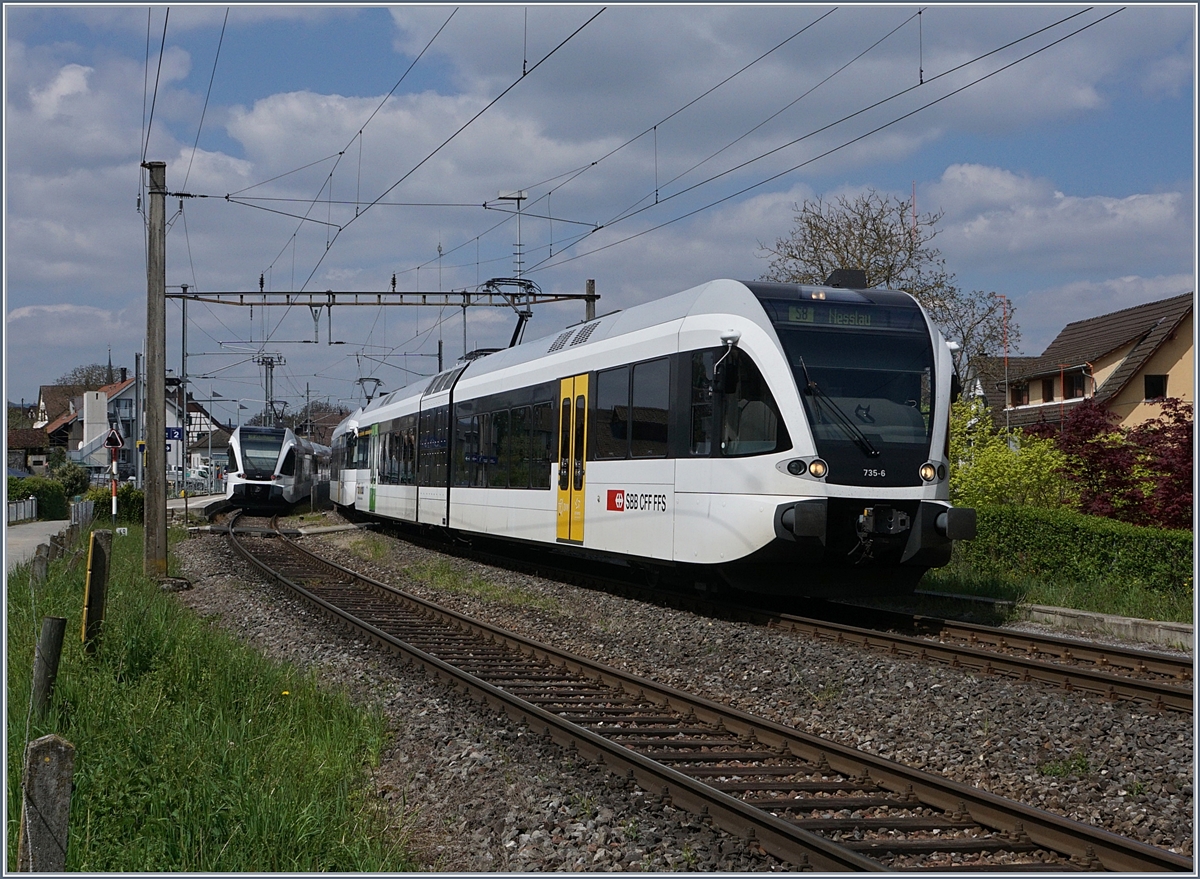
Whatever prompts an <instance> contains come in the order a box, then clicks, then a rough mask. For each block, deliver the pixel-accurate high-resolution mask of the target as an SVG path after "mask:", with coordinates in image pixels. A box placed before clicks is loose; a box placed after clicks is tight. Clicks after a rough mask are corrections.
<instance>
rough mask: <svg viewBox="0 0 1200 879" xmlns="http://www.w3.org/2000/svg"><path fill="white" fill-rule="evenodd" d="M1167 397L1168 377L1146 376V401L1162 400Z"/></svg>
mask: <svg viewBox="0 0 1200 879" xmlns="http://www.w3.org/2000/svg"><path fill="white" fill-rule="evenodd" d="M1166 395H1167V377H1166V376H1165V375H1148V376H1146V399H1147V400H1160V399H1162V398H1163V397H1165V396H1166Z"/></svg>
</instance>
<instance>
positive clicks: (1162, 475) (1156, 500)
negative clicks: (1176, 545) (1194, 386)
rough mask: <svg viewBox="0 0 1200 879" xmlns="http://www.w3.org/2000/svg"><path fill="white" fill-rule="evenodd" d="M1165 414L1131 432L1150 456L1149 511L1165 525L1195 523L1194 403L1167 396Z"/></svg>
mask: <svg viewBox="0 0 1200 879" xmlns="http://www.w3.org/2000/svg"><path fill="white" fill-rule="evenodd" d="M1160 405H1161V406H1162V414H1161V415H1159V416H1158V417H1157V418H1154V419H1151V420H1150V421H1147V422H1145V423H1144V424H1140V425H1138V426H1137V427H1136V428H1134V429H1133V430H1132V431H1131V432H1130V439H1131V440H1132V441H1133V443H1134V444H1135V445H1137V446H1138V447H1140V448H1141V449H1142V451H1143V453H1144V455H1145V456H1146V457H1147V458H1148V461H1147V464H1148V466H1149V469H1150V473H1151V480H1152V482H1153V489H1152V490H1151V492H1150V494H1149V496H1148V497H1147V499H1146V513H1147V516H1148V517H1149V518H1150V520H1151V521H1152V522H1154V524H1156V525H1159V526H1161V527H1163V528H1183V529H1189V530H1190V529H1191V527H1192V471H1193V466H1194V461H1193V457H1194V456H1193V444H1192V443H1193V437H1194V434H1195V428H1194V424H1195V421H1194V418H1193V407H1192V404H1191V403H1185V402H1184V401H1183V400H1180V399H1178V398H1177V397H1168V398H1166V399H1164V400H1163V401H1162V402H1161V403H1160Z"/></svg>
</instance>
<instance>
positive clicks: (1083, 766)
mask: <svg viewBox="0 0 1200 879" xmlns="http://www.w3.org/2000/svg"><path fill="white" fill-rule="evenodd" d="M1091 768H1092V767H1091V764H1090V763H1088V759H1087V756H1086V755H1085V754H1084V753H1083V752H1082V751H1075V752H1074V753H1073V754H1071V756H1070V757H1064V758H1062V759H1060V760H1047V761H1046V762H1045V763H1043V764H1042V765H1041V766H1039V767H1038V769H1037V771H1038V775H1045V776H1048V777H1050V778H1066V777H1067V776H1068V775H1085V774H1086V773H1087V772H1088V771H1089V770H1090V769H1091Z"/></svg>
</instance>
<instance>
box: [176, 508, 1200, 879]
mask: <svg viewBox="0 0 1200 879" xmlns="http://www.w3.org/2000/svg"><path fill="white" fill-rule="evenodd" d="M334 521H336V516H333V515H332V514H331V515H330V517H329V520H328V522H334ZM326 524H327V523H326ZM303 542H304V544H305V545H306V546H308V547H309V548H310V549H312V550H314V551H315V552H318V553H319V554H321V555H325V556H327V557H329V558H331V559H333V560H335V561H339V562H341V563H342V564H344V565H346V566H347V567H350V568H352V569H354V570H358V571H361V572H362V573H364V574H366V575H368V576H371V577H374V578H375V579H378V580H382V581H384V582H387V583H390V584H391V585H394V586H397V587H399V588H402V589H404V590H406V591H409V592H411V593H413V594H416V595H419V596H421V597H422V598H426V599H429V600H432V601H435V602H437V603H438V604H441V605H442V606H444V607H448V608H451V609H454V610H457V611H459V612H462V613H465V614H468V615H471V616H475V617H478V618H480V619H483V620H486V621H488V622H490V623H493V624H495V625H499V626H502V627H504V628H506V629H509V630H511V631H513V632H516V633H518V634H521V635H524V636H526V637H529V638H533V639H536V640H540V641H545V642H548V643H552V644H554V645H556V646H558V647H560V648H564V649H567V650H570V651H572V652H574V653H577V654H579V655H581V656H585V657H588V658H590V659H593V660H596V661H599V662H603V663H606V664H608V665H611V666H615V667H617V668H622V669H625V670H628V671H630V672H632V673H634V674H639V675H645V676H647V677H650V678H653V679H655V680H657V681H659V682H661V683H664V684H668V685H671V686H674V687H678V688H679V689H684V690H688V691H690V692H694V693H697V694H699V695H703V696H705V697H707V698H709V699H713V700H715V701H719V702H724V703H726V704H729V705H731V706H734V707H736V708H739V709H741V710H743V711H748V712H751V713H754V714H759V715H762V716H764V717H767V718H770V719H772V720H774V721H776V722H779V723H784V724H787V725H789V726H793V727H795V728H796V729H798V730H800V731H802V732H806V733H810V734H814V735H819V736H823V737H825V738H828V739H830V740H832V741H836V742H839V743H841V744H843V745H849V746H852V747H857V748H861V749H863V750H864V751H868V752H871V753H875V754H880V755H882V756H884V757H887V758H889V759H893V760H897V761H899V762H902V763H906V764H909V765H912V766H916V767H918V768H921V769H924V770H926V771H929V772H934V773H938V774H941V775H943V776H945V777H947V778H951V779H954V780H955V781H959V782H962V783H964V784H969V785H972V786H976V787H979V788H982V789H984V790H987V791H990V792H992V793H994V794H998V795H1001V796H1005V797H1010V798H1013V799H1017V800H1020V801H1021V802H1024V803H1026V804H1028V805H1031V806H1036V807H1039V808H1043V809H1046V810H1048V811H1050V812H1054V813H1057V814H1060V815H1064V816H1066V817H1068V818H1072V819H1075V820H1077V821H1081V822H1084V823H1087V824H1091V825H1093V826H1096V827H1102V828H1104V829H1106V830H1109V831H1111V832H1113V833H1118V834H1121V835H1123V836H1129V837H1131V838H1134V839H1138V840H1141V841H1143V842H1148V843H1151V844H1154V845H1158V846H1161V847H1163V848H1167V849H1170V850H1171V851H1174V852H1178V853H1181V854H1184V855H1187V856H1191V855H1192V845H1193V835H1192V834H1193V829H1192V828H1193V781H1194V779H1193V723H1192V718H1191V717H1190V716H1186V715H1179V714H1176V713H1171V712H1166V713H1158V712H1153V711H1149V710H1146V709H1141V708H1138V707H1137V706H1135V705H1130V704H1126V703H1120V702H1106V701H1103V700H1100V699H1096V698H1088V697H1085V696H1082V695H1078V694H1073V693H1067V692H1063V691H1061V690H1055V689H1050V688H1047V687H1043V686H1041V685H1037V684H1027V683H1020V682H1014V681H1008V680H1006V679H1003V678H994V677H982V676H976V675H973V674H970V673H966V672H963V671H959V670H955V669H949V668H943V667H940V666H937V665H933V664H929V663H921V662H917V661H912V660H906V659H898V658H891V657H887V656H884V655H881V654H877V653H872V652H870V651H865V650H863V649H862V648H858V647H854V646H852V645H836V644H829V643H825V642H819V641H815V640H811V639H809V638H806V637H803V636H799V635H796V634H790V633H783V632H777V631H771V630H766V629H761V628H757V627H755V626H752V625H749V624H745V623H735V622H726V621H722V620H715V619H708V618H704V617H699V616H696V615H695V614H692V613H688V612H684V611H675V610H671V609H668V608H662V607H658V606H651V605H647V604H642V603H639V602H636V601H632V600H629V599H624V598H620V597H616V596H613V595H609V594H605V593H601V592H596V591H592V590H587V589H581V588H577V587H574V586H570V585H567V584H563V583H559V582H554V581H549V580H545V579H543V578H539V577H534V576H530V575H526V574H520V573H515V572H512V571H506V570H502V569H497V568H493V567H490V566H485V565H481V564H478V563H475V562H471V561H467V560H462V559H454V558H448V557H446V556H444V555H441V554H438V553H435V552H432V551H430V550H427V549H423V548H420V547H416V546H413V545H412V544H408V543H405V542H403V541H398V540H395V539H392V538H390V537H385V536H381V535H377V534H372V533H369V532H360V531H348V532H340V533H333V534H323V535H320V536H314V537H308V538H304V539H303ZM178 552H179V556H180V558H181V561H182V567H183V573H184V575H185V576H186V577H188V578H189V579H190V580H191V581H192V584H193V585H192V588H191V589H189V590H186V591H183V592H180V593H179V598H180V600H181V601H183V602H184V603H185V604H187V605H188V606H190V607H192V608H193V609H195V610H196V611H197V612H199V613H201V614H202V615H204V616H207V617H210V618H212V619H213V620H214V621H215V622H216V623H217V624H218V625H220V626H222V627H224V628H226V629H228V630H230V631H231V632H232V633H233V634H235V635H236V636H237V637H238V638H240V639H242V640H244V641H246V642H248V643H251V644H253V645H255V646H257V647H259V648H260V649H263V650H264V651H266V652H268V653H270V654H272V655H275V656H277V657H279V658H281V659H286V660H288V661H291V662H294V663H296V664H298V665H301V666H304V667H310V668H313V669H314V670H315V671H316V672H317V673H318V674H319V675H320V677H321V678H322V679H323V680H325V681H327V682H328V683H329V684H330V685H331V686H335V687H343V688H345V689H346V690H347V691H348V692H349V693H350V694H351V695H352V696H353V697H354V698H355V699H357V700H360V701H362V702H363V703H364V704H373V705H377V706H378V707H379V708H380V709H381V710H383V712H384V713H385V715H386V716H387V717H388V719H389V721H390V723H391V726H392V728H393V731H394V739H393V741H392V742H391V745H390V747H389V749H388V751H387V752H386V753H385V755H384V758H383V760H382V762H381V765H380V766H379V767H378V770H377V772H376V776H375V778H374V784H375V786H376V789H377V790H378V792H379V794H380V796H381V797H384V798H385V799H387V800H389V801H391V802H393V803H395V804H396V808H397V810H398V811H401V812H403V813H404V814H405V815H406V816H407V817H406V820H405V825H406V827H407V828H408V832H409V833H410V834H411V841H412V844H413V846H414V848H415V851H416V853H417V857H419V858H421V859H423V862H424V865H425V868H426V869H429V870H448V871H528V870H621V871H632V870H655V871H665V870H675V871H678V870H689V869H698V870H708V871H747V870H771V869H780V868H785V869H786V865H781V864H780V863H779V862H778V861H777V860H776V859H774V858H773V857H771V856H769V855H766V854H765V853H763V852H762V851H761V849H758V847H757V846H755V845H754V844H753V843H748V842H747V841H745V840H743V839H740V838H738V837H734V836H731V835H728V834H725V833H724V832H722V831H719V830H715V829H713V828H711V827H708V826H706V825H705V824H704V823H703V822H702V821H701V820H700V819H699V818H697V817H695V816H690V815H688V814H687V813H686V812H682V811H680V810H677V809H675V808H674V807H673V806H671V805H670V804H662V803H659V802H657V801H656V799H655V798H654V797H653V796H650V795H647V794H645V793H644V792H642V791H640V790H638V789H636V788H633V789H626V787H625V785H624V783H622V782H620V781H619V780H617V779H614V778H613V777H612V776H610V775H608V774H607V773H606V772H605V771H604V770H603V769H600V768H597V767H594V766H591V765H588V764H586V763H584V762H582V761H580V760H579V759H578V758H577V757H576V756H575V755H573V754H571V753H569V752H566V751H564V750H563V749H561V748H559V747H558V746H556V745H554V744H552V743H550V742H549V741H548V740H546V739H544V738H542V737H541V736H539V735H535V734H532V733H530V732H529V731H528V730H527V729H526V728H525V727H523V726H522V725H520V724H517V723H515V722H513V721H511V720H509V719H508V718H507V717H504V716H500V715H497V714H496V713H494V712H492V711H491V710H490V709H486V708H484V707H483V706H480V705H478V704H477V703H473V702H471V701H470V700H469V699H468V698H467V697H465V696H463V695H461V694H459V693H455V692H453V691H452V690H450V689H449V688H448V687H447V686H445V685H443V684H440V683H437V682H435V681H433V680H431V679H429V678H426V677H424V676H422V675H421V674H420V673H419V672H415V671H412V670H408V669H404V668H402V667H401V665H400V663H399V661H397V660H396V659H394V658H392V657H391V656H389V655H388V654H385V653H384V652H383V651H382V650H380V649H379V648H377V647H375V646H374V645H370V644H367V643H366V642H364V641H356V640H353V639H349V640H348V638H347V636H346V634H345V632H344V630H341V629H337V628H334V627H332V626H331V625H330V624H328V623H327V622H326V621H325V620H324V619H323V618H322V617H320V616H319V615H317V614H316V613H314V612H313V611H311V610H309V609H308V608H307V607H305V606H303V605H302V604H301V603H300V602H298V601H296V600H293V599H290V598H288V597H287V596H286V595H285V594H284V591H283V590H282V588H280V587H278V586H274V585H267V584H265V583H263V581H262V578H261V577H260V576H259V575H258V574H257V573H255V572H252V571H251V570H250V569H249V567H248V566H247V565H246V564H245V563H244V562H242V561H241V560H240V559H239V558H238V557H236V556H235V555H234V553H233V552H232V550H230V549H229V548H228V546H227V544H226V542H225V540H224V538H221V537H217V536H206V537H198V538H194V539H192V540H189V541H187V542H185V543H183V544H182V545H180V546H179V548H178ZM483 595H486V597H481V596H483Z"/></svg>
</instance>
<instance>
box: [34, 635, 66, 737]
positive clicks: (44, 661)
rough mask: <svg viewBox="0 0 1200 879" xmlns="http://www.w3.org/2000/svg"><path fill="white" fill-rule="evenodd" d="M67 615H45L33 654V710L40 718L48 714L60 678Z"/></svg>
mask: <svg viewBox="0 0 1200 879" xmlns="http://www.w3.org/2000/svg"><path fill="white" fill-rule="evenodd" d="M66 630H67V618H66V617H43V618H42V637H40V638H39V639H38V642H37V647H36V648H35V649H34V654H33V712H34V716H35V717H38V718H39V719H40V718H42V717H45V716H46V711H47V709H49V707H50V698H51V696H53V695H54V682H55V681H56V680H57V679H58V661H59V659H60V658H61V657H62V646H63V634H64V633H65V632H66Z"/></svg>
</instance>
